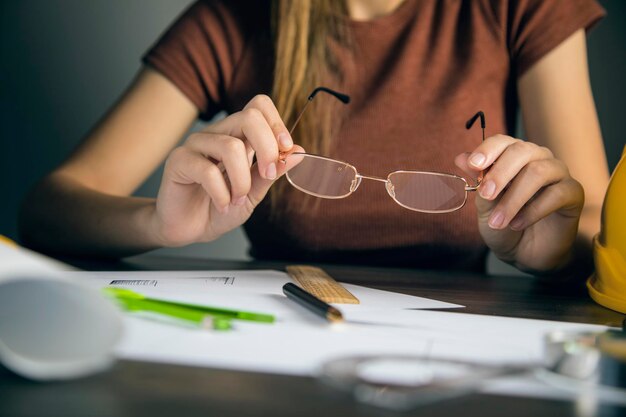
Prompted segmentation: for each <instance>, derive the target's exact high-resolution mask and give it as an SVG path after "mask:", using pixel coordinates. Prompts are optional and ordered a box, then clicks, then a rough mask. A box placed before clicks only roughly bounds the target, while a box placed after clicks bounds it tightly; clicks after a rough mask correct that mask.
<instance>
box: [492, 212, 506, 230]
mask: <svg viewBox="0 0 626 417" xmlns="http://www.w3.org/2000/svg"><path fill="white" fill-rule="evenodd" d="M502 223H504V214H502V212H501V211H496V212H495V213H493V214H492V215H491V218H490V219H489V226H490V227H491V228H492V229H499V228H500V226H502Z"/></svg>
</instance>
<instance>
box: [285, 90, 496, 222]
mask: <svg viewBox="0 0 626 417" xmlns="http://www.w3.org/2000/svg"><path fill="white" fill-rule="evenodd" d="M319 92H324V93H327V94H330V95H332V96H333V97H335V98H337V99H338V100H339V101H341V102H342V103H343V104H348V103H350V96H348V95H347V94H343V93H339V92H337V91H334V90H331V89H330V88H327V87H317V88H315V89H314V90H313V92H312V93H311V94H309V96H308V98H307V102H306V104H305V105H304V107H303V108H302V110H301V111H300V113H299V114H298V117H297V118H296V120H295V121H294V123H293V125H292V126H291V129H290V130H289V133H290V134H293V132H294V130H295V128H296V126H297V125H298V123H299V122H300V119H301V118H302V116H303V115H304V112H305V111H306V109H307V107H308V105H309V103H310V102H311V101H313V99H314V98H315V96H316V95H317V93H319ZM479 118H480V127H481V130H482V141H483V142H484V141H485V126H486V123H485V113H484V112H483V111H482V110H479V111H478V112H476V114H474V115H473V116H472V117H471V118H470V119H469V120H468V121H467V122H466V123H465V128H466V129H468V130H469V129H471V128H472V126H473V125H474V123H475V122H476V120H478V119H479ZM291 155H304V156H311V157H314V158H319V159H324V160H327V161H331V162H337V163H340V164H343V165H344V166H346V167H349V168H351V169H352V170H353V171H354V175H355V179H354V180H353V184H351V185H350V192H348V193H347V194H344V195H341V196H336V197H331V196H323V195H320V194H316V193H313V192H311V191H308V190H305V189H303V188H301V187H300V186H298V185H297V184H295V183H294V182H293V181H292V180H291V178H289V172H287V174H286V177H287V181H289V183H290V184H291V185H292V186H293V187H294V188H296V189H298V190H300V191H302V192H303V193H306V194H309V195H312V196H314V197H317V198H324V199H328V200H339V199H342V198H346V197H349V196H350V195H351V194H352V193H354V192H355V191H356V190H357V189H358V188H359V186H360V185H361V181H362V180H363V179H368V180H373V181H378V182H383V183H385V190H386V191H387V194H389V196H390V197H391V198H392V199H393V201H395V202H396V204H398V205H399V206H401V207H404V208H405V209H407V210H412V211H417V212H420V213H428V214H445V213H451V212H454V211H457V210H460V209H462V208H463V207H464V206H465V203H467V195H468V194H467V193H468V192H471V191H477V190H478V187H480V184H481V183H482V180H483V176H484V171H480V174H479V176H478V178H477V179H476V184H474V185H470V183H469V182H468V181H467V180H466V179H465V178H463V177H461V176H459V175H456V174H450V173H446V172H435V171H408V170H397V171H393V172H390V173H389V174H388V175H387V178H382V177H375V176H371V175H362V174H359V172H358V170H357V169H356V167H355V166H354V165H352V164H349V163H347V162H344V161H340V160H337V159H332V158H328V157H326V156H322V155H316V154H311V153H306V152H293V151H282V152H280V153H279V162H281V163H283V164H286V159H287V157H289V156H291ZM402 173H406V174H426V175H437V176H442V177H450V178H455V179H458V180H461V181H463V183H464V184H465V187H464V191H465V197H464V199H463V203H462V204H461V205H460V206H458V207H455V208H452V209H446V210H423V209H416V208H413V207H409V206H407V205H405V204H403V203H401V202H400V201H398V200H397V199H396V196H395V192H394V190H393V186H394V185H393V183H392V182H391V180H390V179H389V178H390V177H391V176H392V175H394V174H402ZM354 181H356V185H355V182H354ZM390 187H391V188H390Z"/></svg>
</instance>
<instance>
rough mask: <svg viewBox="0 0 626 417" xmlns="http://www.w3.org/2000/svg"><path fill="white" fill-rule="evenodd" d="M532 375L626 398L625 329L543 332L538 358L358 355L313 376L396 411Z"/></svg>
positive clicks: (335, 362)
mask: <svg viewBox="0 0 626 417" xmlns="http://www.w3.org/2000/svg"><path fill="white" fill-rule="evenodd" d="M524 374H528V375H534V376H537V379H539V381H543V382H544V383H548V384H550V385H552V386H556V387H559V388H564V389H568V390H571V391H574V392H580V391H581V390H585V392H586V393H588V392H589V388H590V387H591V388H593V390H594V392H595V393H596V396H597V397H598V398H601V399H602V398H606V399H611V400H617V401H619V402H620V403H625V404H626V332H623V331H617V330H609V331H606V332H563V331H556V332H551V333H549V334H547V335H546V336H545V338H544V361H543V362H542V363H539V364H526V365H511V366H507V365H506V364H505V365H502V364H500V365H490V364H484V363H473V362H469V361H457V360H449V359H439V358H433V357H430V356H420V355H364V356H352V357H344V358H337V359H334V360H331V361H329V362H327V363H325V364H324V365H323V366H322V368H321V370H320V374H319V377H320V379H321V380H322V381H324V382H325V383H327V384H329V385H331V386H332V387H335V388H337V389H339V390H341V391H345V392H349V393H351V394H352V395H353V396H354V397H355V399H356V400H357V401H359V402H362V403H366V404H369V405H374V406H377V407H382V408H386V409H392V410H397V411H405V410H410V409H413V408H415V407H418V406H420V405H425V404H429V403H433V402H437V401H442V400H446V399H451V398H455V397H460V396H463V395H467V394H470V393H472V392H476V391H478V390H480V389H481V388H482V387H483V386H484V385H485V384H486V383H487V382H489V381H491V380H493V379H495V378H499V377H504V376H521V375H524Z"/></svg>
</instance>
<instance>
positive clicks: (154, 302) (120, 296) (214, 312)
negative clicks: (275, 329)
mask: <svg viewBox="0 0 626 417" xmlns="http://www.w3.org/2000/svg"><path fill="white" fill-rule="evenodd" d="M104 291H105V292H106V293H107V294H109V295H112V296H113V297H115V298H116V299H117V300H120V301H122V302H124V303H127V304H132V305H134V306H135V307H136V308H137V309H141V308H144V307H147V308H149V310H148V311H155V309H158V310H159V311H155V312H163V311H171V312H173V313H172V314H169V315H173V314H187V313H191V312H193V313H195V315H193V314H192V315H191V316H193V317H194V319H195V320H198V319H197V317H199V316H202V317H206V316H207V315H208V316H211V317H213V318H215V317H217V318H221V319H229V320H230V319H236V320H247V321H254V322H259V323H273V322H274V320H275V318H274V316H273V315H271V314H264V313H256V312H249V311H238V310H230V309H225V308H219V307H209V306H202V305H196V304H187V303H179V302H174V301H166V300H158V299H153V298H148V297H146V296H144V295H143V294H139V293H136V292H134V291H131V290H128V289H124V288H111V287H107V288H105V289H104ZM138 302H141V303H139V304H138ZM170 309H171V310H170ZM163 314H168V313H163ZM191 316H190V317H191Z"/></svg>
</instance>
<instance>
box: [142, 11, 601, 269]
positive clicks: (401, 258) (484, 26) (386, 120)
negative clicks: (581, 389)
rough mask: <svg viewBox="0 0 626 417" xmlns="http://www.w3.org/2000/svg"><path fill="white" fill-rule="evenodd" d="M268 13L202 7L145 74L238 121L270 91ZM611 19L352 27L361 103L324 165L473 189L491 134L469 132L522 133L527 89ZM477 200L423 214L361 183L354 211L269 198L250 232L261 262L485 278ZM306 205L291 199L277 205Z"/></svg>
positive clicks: (514, 16)
mask: <svg viewBox="0 0 626 417" xmlns="http://www.w3.org/2000/svg"><path fill="white" fill-rule="evenodd" d="M269 9H270V6H269V1H267V0H249V1H245V0H228V1H226V0H223V1H219V0H210V1H199V2H197V3H195V4H194V5H192V6H191V7H190V8H189V9H188V10H187V11H186V12H185V13H184V14H183V15H182V16H181V17H180V18H179V19H178V21H177V22H175V23H174V24H173V26H172V27H171V28H170V29H169V30H168V31H167V32H166V33H165V34H164V35H163V37H162V38H161V39H160V40H159V41H158V42H157V43H156V45H155V46H154V47H153V48H152V49H150V50H149V51H148V53H147V54H146V55H145V57H144V62H145V63H146V64H148V65H150V66H152V67H154V68H156V69H157V70H158V71H160V72H162V73H163V74H164V75H165V76H166V77H168V78H169V79H170V80H171V81H172V82H173V83H174V84H175V85H176V86H178V88H180V90H181V91H182V92H183V93H184V94H186V95H187V96H188V97H189V98H190V99H191V101H193V103H195V104H196V106H197V107H198V110H199V113H200V116H201V118H202V119H205V120H208V119H210V118H211V117H212V116H213V115H214V114H216V113H217V112H219V111H222V110H225V111H227V112H229V113H230V112H235V111H238V110H241V108H243V106H244V105H245V104H246V103H247V102H248V101H249V100H250V99H251V98H252V97H253V96H254V95H256V94H259V93H265V94H269V93H270V91H271V84H272V72H273V49H272V43H271V33H270V26H269V23H270V12H269ZM603 14H604V11H603V9H602V8H601V7H600V6H599V5H598V4H597V3H596V2H595V1H594V0H518V1H513V0H512V1H501V0H491V1H490V0H465V1H462V0H405V1H404V2H403V3H402V4H401V5H400V6H399V7H398V8H397V9H396V10H394V11H393V12H392V13H391V14H389V15H386V16H383V17H380V18H377V19H375V20H373V21H369V22H356V21H351V22H350V23H349V24H350V27H351V31H352V40H353V44H354V52H353V54H352V55H351V56H350V54H348V53H347V52H346V53H344V54H342V53H341V48H335V49H336V50H337V51H339V52H338V53H339V57H338V58H339V63H340V68H341V69H342V71H343V72H344V74H345V78H346V85H342V89H343V91H344V92H345V93H347V94H349V95H350V96H351V97H352V102H351V103H350V104H349V105H348V107H347V109H346V114H345V115H344V117H343V120H344V121H343V123H342V125H341V127H340V129H339V131H338V134H337V136H336V137H335V138H334V142H333V148H332V150H331V151H330V152H329V155H327V156H330V157H332V158H335V159H339V160H342V161H346V162H348V163H350V164H352V165H354V166H355V167H356V168H357V170H358V171H359V173H361V174H364V175H372V176H378V177H386V176H387V174H388V173H389V172H391V171H395V170H400V169H407V170H430V171H440V172H452V173H458V174H460V175H462V176H464V175H463V174H462V173H459V172H458V169H456V168H455V166H454V162H453V160H454V157H455V156H456V155H457V154H459V153H461V152H467V151H471V150H472V149H474V148H475V147H476V146H477V145H478V144H479V143H480V129H479V128H478V127H477V126H475V127H474V128H473V129H472V130H471V131H467V130H465V127H464V123H465V121H466V120H467V119H468V118H470V117H471V116H472V115H474V114H475V113H476V111H478V110H483V111H484V112H485V114H486V118H487V130H486V134H487V136H489V135H492V134H495V133H506V134H512V133H513V132H514V130H515V120H516V114H517V109H518V107H517V106H518V103H517V92H516V81H517V79H518V78H519V77H520V76H521V75H522V74H523V73H524V72H525V71H527V70H528V69H529V68H530V67H532V65H533V64H534V63H536V62H537V61H538V60H539V59H541V58H542V57H543V56H544V55H545V54H546V53H548V52H549V51H550V50H552V49H553V48H555V47H556V46H557V45H559V43H561V42H562V41H564V40H565V39H566V38H567V37H568V36H570V35H571V34H573V33H574V32H575V31H576V30H578V29H580V28H589V27H590V26H592V25H593V24H594V23H595V22H596V21H597V20H599V19H600V18H601V17H602V16H603ZM329 87H331V88H332V87H335V86H333V85H329ZM294 140H295V142H296V143H297V141H298V138H297V137H296V138H294ZM281 180H284V179H281ZM472 194H473V193H470V197H469V199H468V202H467V204H466V205H465V207H463V208H462V209H461V210H458V211H455V212H452V213H447V214H424V213H418V212H414V211H410V210H406V209H404V208H402V207H400V206H399V205H397V204H396V203H395V202H394V201H393V200H392V199H391V198H390V197H389V196H388V195H387V192H386V190H385V188H384V186H383V185H382V184H381V183H379V182H375V181H364V182H363V183H362V184H361V186H360V187H359V189H358V190H357V191H356V192H355V193H354V194H352V195H351V196H349V197H348V198H345V199H341V200H319V202H316V204H315V206H314V207H313V208H312V209H311V210H304V211H302V210H300V211H297V210H292V211H289V210H288V211H286V212H285V213H283V214H281V215H279V216H272V215H271V213H270V205H269V202H268V201H267V200H268V199H266V200H265V201H264V202H263V203H262V204H261V205H260V206H259V207H257V209H256V210H255V212H254V214H253V216H252V218H251V219H250V220H249V221H248V222H247V223H246V225H245V230H246V232H247V234H248V237H249V238H250V241H251V243H252V254H253V255H254V256H256V257H260V258H279V259H294V260H295V259H297V260H300V261H307V260H308V261H312V260H317V261H345V262H361V263H393V264H395V265H399V264H402V265H415V266H422V267H446V268H474V269H481V268H482V267H483V264H484V255H485V253H486V250H485V246H484V243H483V242H482V240H481V237H480V235H479V233H478V228H477V221H476V209H475V206H474V201H473V199H474V196H473V195H472ZM305 197H306V195H305V194H303V193H301V192H300V191H297V190H295V189H293V188H290V187H288V188H287V192H286V193H285V194H284V196H283V200H282V201H280V205H285V207H290V206H296V205H298V203H299V202H301V201H302V199H304V198H305Z"/></svg>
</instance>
